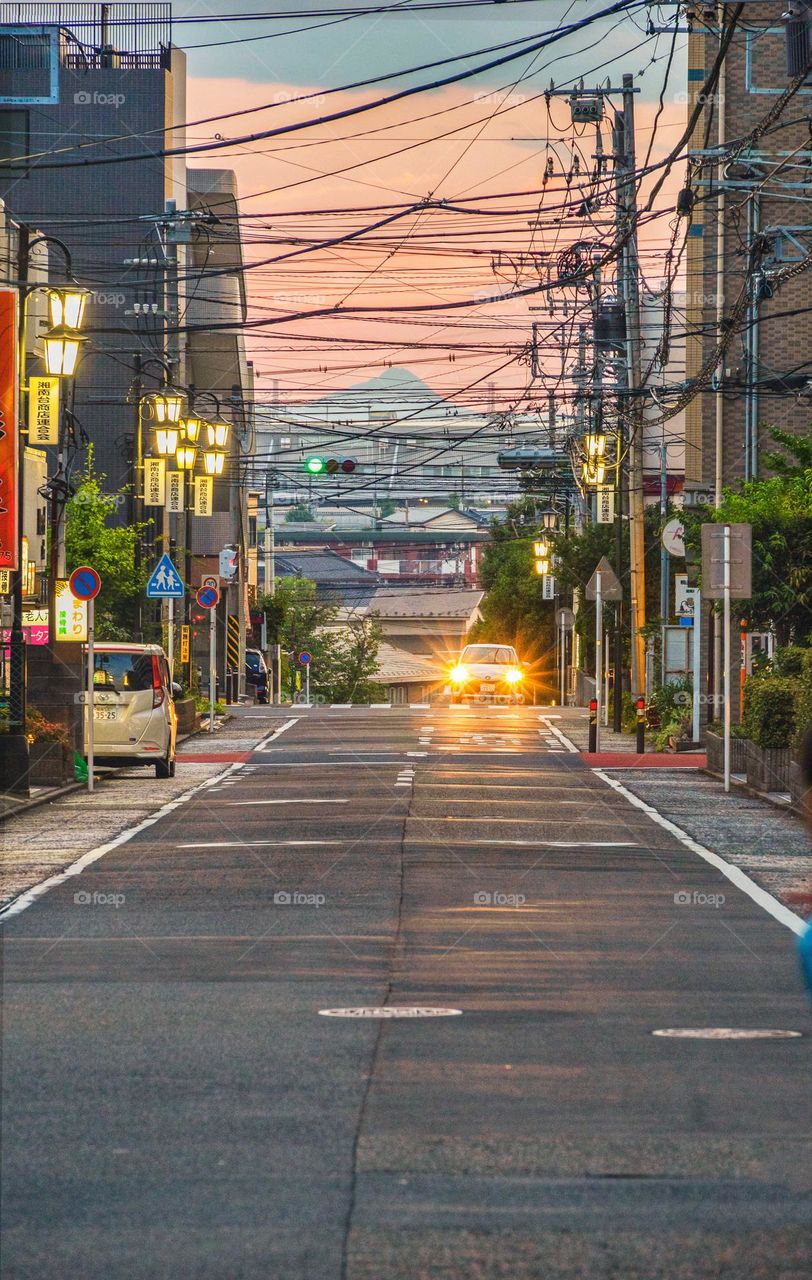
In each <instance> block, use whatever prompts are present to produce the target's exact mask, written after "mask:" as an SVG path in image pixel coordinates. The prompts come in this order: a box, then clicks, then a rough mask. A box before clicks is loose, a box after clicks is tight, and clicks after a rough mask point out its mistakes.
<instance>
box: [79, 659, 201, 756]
mask: <svg viewBox="0 0 812 1280" xmlns="http://www.w3.org/2000/svg"><path fill="white" fill-rule="evenodd" d="M94 666H95V670H94V675H93V701H94V712H93V726H94V732H93V754H94V758H95V761H96V763H97V764H118V765H123V764H138V765H141V764H154V765H155V776H156V778H173V777H174V776H175V748H176V744H177V737H178V717H177V713H176V711H175V697H176V695H177V694H178V693H179V692H180V688H179V686H178V685H173V684H172V680H171V677H170V674H169V663H168V662H167V660H166V654H165V653H164V651H163V649H162V648H161V646H160V645H157V644H115V643H113V642H112V641H107V640H103V641H100V642H99V643H98V644H97V645H96V646H95V663H94ZM86 751H87V741H86V740H85V752H86Z"/></svg>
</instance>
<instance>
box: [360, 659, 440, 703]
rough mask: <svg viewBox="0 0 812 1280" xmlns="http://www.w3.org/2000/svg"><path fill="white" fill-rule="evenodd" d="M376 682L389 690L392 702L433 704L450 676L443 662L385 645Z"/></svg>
mask: <svg viewBox="0 0 812 1280" xmlns="http://www.w3.org/2000/svg"><path fill="white" fill-rule="evenodd" d="M375 679H376V680H377V681H378V682H379V683H380V684H382V685H383V686H384V688H385V689H386V696H387V700H388V701H389V702H391V703H392V704H393V705H400V706H404V705H406V704H408V703H411V702H430V701H431V700H432V698H434V697H436V695H437V694H438V693H440V692H442V690H443V688H444V686H445V684H446V679H447V677H446V670H445V667H444V666H443V664H442V663H441V662H436V661H432V660H430V659H428V658H420V657H418V656H417V655H416V654H414V653H408V652H407V651H406V650H405V649H398V648H396V647H395V646H394V645H391V644H386V643H382V644H381V646H380V648H379V650H378V672H377V675H376V676H375Z"/></svg>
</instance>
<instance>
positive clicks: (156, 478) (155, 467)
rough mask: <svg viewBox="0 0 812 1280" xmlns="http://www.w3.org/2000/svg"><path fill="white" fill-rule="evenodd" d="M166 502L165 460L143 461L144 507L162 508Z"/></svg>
mask: <svg viewBox="0 0 812 1280" xmlns="http://www.w3.org/2000/svg"><path fill="white" fill-rule="evenodd" d="M165 502H166V460H165V459H164V458H145V459H144V506H146V507H162V506H163V505H164V503H165Z"/></svg>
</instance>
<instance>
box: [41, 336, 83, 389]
mask: <svg viewBox="0 0 812 1280" xmlns="http://www.w3.org/2000/svg"><path fill="white" fill-rule="evenodd" d="M86 341H87V339H86V338H83V337H82V335H81V334H80V333H76V332H75V331H74V330H73V329H69V328H68V326H67V325H64V324H61V325H58V326H57V327H56V328H55V329H51V330H50V331H49V332H48V333H46V334H43V337H42V346H43V350H44V355H45V368H46V369H47V371H48V373H49V374H50V375H51V377H53V378H72V377H73V375H74V374H75V372H76V362H77V361H78V359H79V348H80V346H81V344H82V343H83V342H86Z"/></svg>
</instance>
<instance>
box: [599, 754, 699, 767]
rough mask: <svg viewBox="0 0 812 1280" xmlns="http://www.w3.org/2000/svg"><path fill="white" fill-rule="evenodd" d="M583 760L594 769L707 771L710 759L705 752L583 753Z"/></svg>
mask: <svg viewBox="0 0 812 1280" xmlns="http://www.w3.org/2000/svg"><path fill="white" fill-rule="evenodd" d="M581 759H582V760H585V761H586V763H587V764H589V765H591V766H592V768H593V769H707V767H708V757H707V756H706V755H705V753H704V752H691V751H679V752H675V753H674V754H673V755H662V754H660V753H659V752H656V753H655V752H651V753H650V754H649V755H638V754H637V752H635V751H598V752H596V754H595V755H590V753H589V752H588V751H582V752H581Z"/></svg>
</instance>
